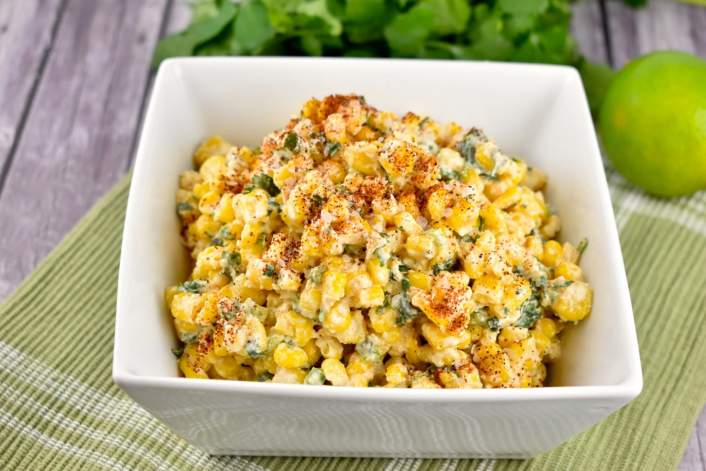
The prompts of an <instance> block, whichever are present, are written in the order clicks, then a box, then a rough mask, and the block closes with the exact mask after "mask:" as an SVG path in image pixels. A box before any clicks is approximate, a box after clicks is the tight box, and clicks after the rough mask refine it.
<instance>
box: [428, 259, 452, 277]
mask: <svg viewBox="0 0 706 471" xmlns="http://www.w3.org/2000/svg"><path fill="white" fill-rule="evenodd" d="M454 265H456V259H455V258H450V259H449V260H446V261H445V262H441V263H436V264H435V265H434V266H433V267H431V271H432V273H434V275H438V274H439V273H441V272H442V271H447V270H451V269H452V268H453V267H454Z"/></svg>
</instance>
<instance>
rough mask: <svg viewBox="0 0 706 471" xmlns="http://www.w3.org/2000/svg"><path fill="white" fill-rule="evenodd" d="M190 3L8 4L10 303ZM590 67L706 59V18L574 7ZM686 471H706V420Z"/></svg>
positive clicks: (1, 114)
mask: <svg viewBox="0 0 706 471" xmlns="http://www.w3.org/2000/svg"><path fill="white" fill-rule="evenodd" d="M188 17H189V9H188V6H187V5H186V3H185V2H184V1H183V0H182V1H179V0H2V1H0V221H2V225H0V299H3V298H5V297H6V296H7V295H8V294H9V293H10V292H11V291H12V290H13V288H14V287H15V286H17V285H18V284H19V283H20V282H21V281H22V279H23V278H24V277H25V276H27V275H28V274H29V273H30V272H31V271H32V269H33V268H34V267H35V266H36V265H37V263H38V262H39V261H40V260H41V259H42V258H43V257H44V256H45V255H47V253H48V252H49V251H50V250H51V249H52V248H53V247H54V246H55V245H56V244H57V243H58V242H59V241H60V240H61V239H62V237H63V236H64V235H65V234H66V233H67V232H68V231H69V230H70V229H71V227H72V226H73V225H74V224H75V223H76V222H77V221H78V220H79V218H80V217H81V216H82V215H83V214H84V213H85V212H86V211H87V210H88V209H89V208H90V207H91V205H92V204H93V203H94V202H95V201H96V199H97V198H99V197H100V196H101V195H102V194H104V193H105V192H106V191H107V190H108V189H109V188H110V187H111V186H112V185H113V184H114V183H115V182H116V181H117V180H118V179H119V178H120V176H121V175H123V174H124V173H125V172H126V171H127V170H128V169H129V168H130V165H131V163H132V159H133V155H134V151H135V145H136V141H137V137H138V132H139V128H140V124H141V116H142V113H143V111H144V107H145V102H146V99H147V97H148V95H149V91H150V86H151V81H152V75H151V73H150V72H149V62H150V55H151V53H152V48H153V47H154V45H155V42H156V41H157V39H158V38H159V37H160V36H162V35H164V34H165V33H167V32H171V31H175V30H178V29H180V28H181V27H182V26H183V25H184V24H185V23H186V22H187V21H188ZM573 30H574V34H575V36H576V37H577V39H578V41H579V44H580V45H581V49H582V51H583V52H584V54H585V55H586V56H587V57H589V58H590V59H593V60H596V61H602V62H605V63H610V64H612V65H613V66H616V67H619V66H621V65H622V64H624V63H625V62H626V61H628V60H629V59H631V58H633V57H635V56H637V55H640V54H642V53H645V52H647V51H651V50H655V49H668V48H673V49H680V50H685V51H691V52H694V53H696V54H698V55H700V56H701V57H706V8H704V7H697V6H689V5H685V4H677V3H671V2H667V1H660V0H652V1H651V2H650V5H649V7H647V8H645V9H641V10H637V11H635V10H631V9H629V8H627V7H625V6H623V4H622V2H618V1H608V0H601V1H598V0H595V1H584V2H581V3H579V4H577V5H575V7H574V25H573ZM680 469H683V470H690V471H691V470H703V469H706V410H705V411H704V412H702V414H701V418H700V419H699V421H698V423H697V425H696V428H695V430H694V433H693V434H692V436H691V440H690V441H689V445H688V447H687V450H686V453H685V454H684V458H683V461H682V463H681V466H680Z"/></svg>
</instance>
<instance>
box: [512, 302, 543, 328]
mask: <svg viewBox="0 0 706 471" xmlns="http://www.w3.org/2000/svg"><path fill="white" fill-rule="evenodd" d="M521 312H522V314H520V318H519V319H517V321H516V322H515V325H516V326H517V327H522V328H525V329H530V328H532V326H534V324H535V323H536V322H537V319H539V318H540V317H541V316H542V308H541V306H540V305H539V299H537V297H535V296H532V297H531V298H530V299H528V300H527V301H525V302H524V304H523V305H522V308H521Z"/></svg>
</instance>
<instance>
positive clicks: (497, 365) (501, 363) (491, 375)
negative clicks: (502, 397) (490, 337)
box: [473, 342, 511, 387]
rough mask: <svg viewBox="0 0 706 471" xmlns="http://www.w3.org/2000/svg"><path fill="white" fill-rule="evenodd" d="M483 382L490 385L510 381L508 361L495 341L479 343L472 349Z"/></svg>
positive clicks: (503, 383)
mask: <svg viewBox="0 0 706 471" xmlns="http://www.w3.org/2000/svg"><path fill="white" fill-rule="evenodd" d="M473 358H474V363H475V364H476V365H477V366H478V370H479V371H480V377H481V379H482V380H483V384H484V385H485V386H486V387H487V386H491V387H502V386H506V385H507V384H508V382H509V381H510V375H511V369H510V362H509V359H508V357H507V355H506V354H505V352H504V351H503V349H502V348H501V347H500V345H498V344H497V343H495V342H492V343H481V344H479V345H478V346H477V347H476V348H475V349H474V351H473Z"/></svg>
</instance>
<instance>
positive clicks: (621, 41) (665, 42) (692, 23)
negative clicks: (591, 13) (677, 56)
mask: <svg viewBox="0 0 706 471" xmlns="http://www.w3.org/2000/svg"><path fill="white" fill-rule="evenodd" d="M606 9H607V14H608V30H609V32H610V36H611V41H612V45H613V51H612V52H613V58H614V59H615V65H616V66H617V67H621V66H622V65H623V64H625V62H627V61H628V60H630V59H632V58H635V57H637V56H639V55H641V54H644V53H647V52H650V51H656V50H661V49H678V50H681V51H690V52H693V53H695V54H698V55H699V56H701V57H706V8H705V7H703V6H698V5H688V4H684V3H678V2H667V1H654V0H653V1H651V2H650V3H649V5H648V6H647V7H646V8H639V9H632V8H629V7H627V6H625V5H624V4H623V3H621V2H616V1H609V2H607V4H606Z"/></svg>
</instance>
